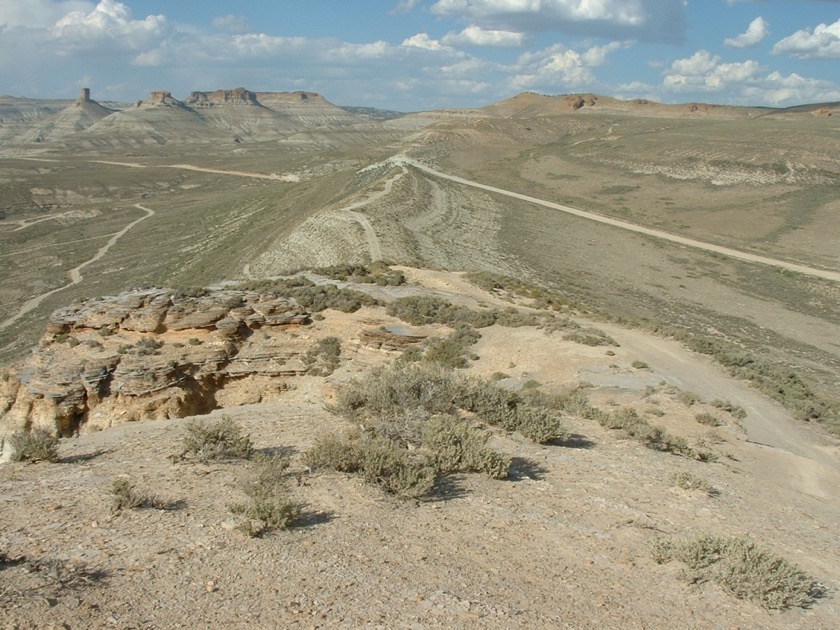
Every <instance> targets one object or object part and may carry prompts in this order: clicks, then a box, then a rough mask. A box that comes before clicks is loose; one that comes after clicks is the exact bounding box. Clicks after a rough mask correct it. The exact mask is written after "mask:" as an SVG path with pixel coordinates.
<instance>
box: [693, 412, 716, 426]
mask: <svg viewBox="0 0 840 630" xmlns="http://www.w3.org/2000/svg"><path fill="white" fill-rule="evenodd" d="M694 419H695V420H697V422H699V423H700V424H705V425H706V426H707V427H719V426H721V425H722V424H723V422H721V421H720V420H719V419H718V418H716V417H715V416H713V415H712V414H710V413H709V412H707V411H704V412H702V413H698V414H697V415H695V416H694Z"/></svg>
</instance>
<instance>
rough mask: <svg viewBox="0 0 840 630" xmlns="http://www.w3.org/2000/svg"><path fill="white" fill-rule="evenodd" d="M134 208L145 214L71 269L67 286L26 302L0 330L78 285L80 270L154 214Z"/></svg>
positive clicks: (0, 323) (137, 204) (147, 210)
mask: <svg viewBox="0 0 840 630" xmlns="http://www.w3.org/2000/svg"><path fill="white" fill-rule="evenodd" d="M134 206H135V207H136V208H139V209H140V210H142V211H143V212H145V213H146V214H145V215H144V216H142V217H140V218H139V219H135V220H134V221H132V222H131V223H129V224H128V225H126V226H125V227H124V228H123V229H121V230H120V231H119V232H117V233H115V234H114V235H113V236H111V238H110V239H108V242H107V243H105V244H104V245H103V246H102V247H100V248H99V249H98V250H97V251H96V253H95V254H94V255H93V257H92V258H90V259H88V260H86V261H85V262H83V263H81V264H80V265H77V266H76V267H73V269H71V270H70V271H69V272H68V275H69V277H70V282H69V283H68V284H64V285H62V286H60V287H58V288H56V289H53V290H52V291H47V292H46V293H42V294H41V295H38V296H35V297H34V298H32V299H31V300H28V301H27V302H25V303H24V305H23V306H21V308H20V310H19V311H18V312H17V313H16V314H15V315H12V316H11V317H9V318H6V319H5V320H3V321H2V322H0V330H3V329H4V328H8V327H9V326H11V325H12V324H14V323H15V322H16V321H17V320H19V319H20V318H21V317H23V316H24V315H26V314H27V313H28V312H30V311H32V310H33V309H35V308H37V307H38V306H39V305H40V304H41V302H43V301H44V300H46V299H47V298H48V297H50V296H51V295H53V294H55V293H58V292H59V291H63V290H64V289H66V288H67V287H71V286H73V285H76V284H79V283H80V282H81V281H82V279H83V276H82V269H84V268H85V267H87V266H88V265H90V264H91V263H94V262H96V261H97V260H99V259H100V258H102V257H103V256H104V255H105V254H107V253H108V250H110V249H111V247H113V246H114V245H115V244H116V243H117V241H118V240H120V238H122V236H124V235H125V234H126V233H127V232H128V231H129V230H130V229H131V228H133V227H134V226H135V225H137V224H138V223H140V222H141V221H145V220H146V219H148V218H149V217H151V216H153V215H154V214H155V211H154V210H152V209H151V208H147V207H145V206H143V205H141V204H139V203H136V204H134Z"/></svg>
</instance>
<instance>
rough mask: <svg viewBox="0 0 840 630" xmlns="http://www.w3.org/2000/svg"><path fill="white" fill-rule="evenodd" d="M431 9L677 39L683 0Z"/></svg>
mask: <svg viewBox="0 0 840 630" xmlns="http://www.w3.org/2000/svg"><path fill="white" fill-rule="evenodd" d="M431 10H432V12H433V13H436V14H438V15H440V16H447V17H448V16H455V17H460V18H463V19H465V20H467V21H468V22H470V23H471V24H473V25H476V26H480V27H482V28H485V29H491V30H503V31H511V32H522V33H531V32H544V31H561V32H568V33H573V34H580V35H592V36H599V37H606V38H612V39H618V38H625V39H629V38H636V39H639V40H651V41H681V40H682V38H683V34H684V31H685V3H684V2H683V0H437V1H436V2H435V3H434V4H433V5H432V9H431Z"/></svg>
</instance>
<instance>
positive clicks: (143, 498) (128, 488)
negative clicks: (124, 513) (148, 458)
mask: <svg viewBox="0 0 840 630" xmlns="http://www.w3.org/2000/svg"><path fill="white" fill-rule="evenodd" d="M111 496H112V501H111V511H112V512H119V511H121V510H138V509H143V508H153V509H156V510H170V509H173V508H176V507H177V506H178V505H179V503H178V502H175V503H173V502H169V501H165V500H163V499H160V498H158V497H156V496H155V495H153V494H150V493H148V492H146V491H144V490H140V489H138V488H137V486H136V485H135V484H133V483H132V482H131V481H129V480H128V479H124V478H119V479H115V480H114V483H113V484H112V485H111Z"/></svg>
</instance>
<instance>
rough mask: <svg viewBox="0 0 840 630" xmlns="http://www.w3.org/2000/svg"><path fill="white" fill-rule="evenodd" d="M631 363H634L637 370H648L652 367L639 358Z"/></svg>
mask: <svg viewBox="0 0 840 630" xmlns="http://www.w3.org/2000/svg"><path fill="white" fill-rule="evenodd" d="M630 365H632V366H633V367H634V368H636V369H637V370H646V369H647V368H649V367H650V366H649V365H648V364H647V363H645V362H644V361H639V360H638V359H636V360H635V361H633V362H632V363H631V364H630Z"/></svg>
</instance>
